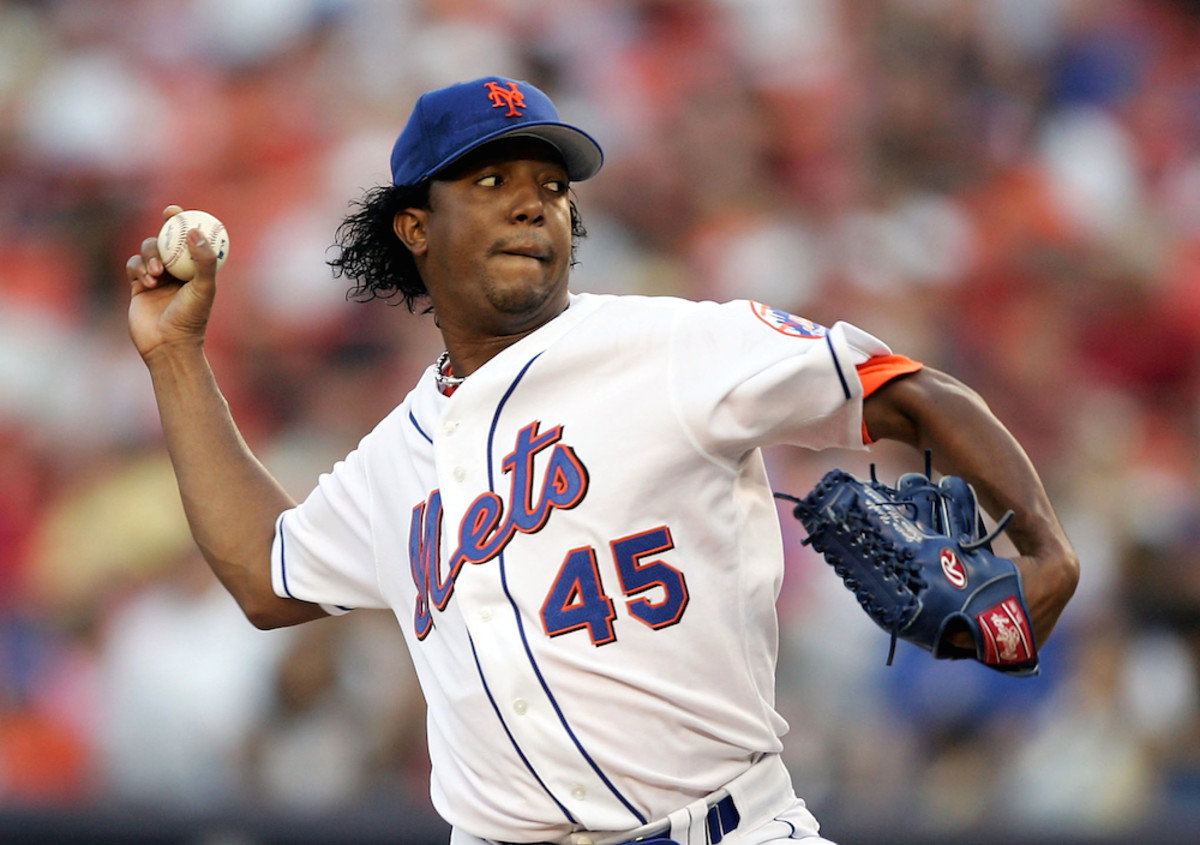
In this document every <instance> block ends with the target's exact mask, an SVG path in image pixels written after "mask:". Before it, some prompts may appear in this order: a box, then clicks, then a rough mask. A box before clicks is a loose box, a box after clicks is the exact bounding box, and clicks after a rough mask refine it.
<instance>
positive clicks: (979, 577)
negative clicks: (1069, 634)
mask: <svg viewBox="0 0 1200 845" xmlns="http://www.w3.org/2000/svg"><path fill="white" fill-rule="evenodd" d="M931 475H932V471H931V468H930V467H928V466H927V467H926V471H925V473H924V474H921V473H908V474H906V475H903V476H901V477H900V479H899V480H898V481H897V483H896V486H895V487H889V486H888V485H886V484H883V483H882V482H880V481H879V480H878V479H876V478H875V467H874V465H872V467H871V479H870V481H861V480H860V479H858V478H855V477H854V476H853V475H850V474H849V473H847V472H843V471H842V470H840V469H835V470H831V471H830V472H829V473H828V474H826V476H825V477H824V478H823V479H821V481H820V483H818V484H817V486H816V487H814V488H813V490H812V492H810V493H809V494H808V495H807V496H805V497H804V498H803V499H798V498H796V497H794V496H789V495H787V494H784V493H776V494H775V495H776V497H777V498H780V499H785V500H787V501H790V502H792V503H793V504H794V506H795V507H794V508H793V510H792V513H793V515H794V516H795V517H796V518H797V519H799V520H800V522H802V523H803V524H804V528H805V530H807V531H808V538H807V539H806V540H805V541H804V543H805V544H806V545H808V544H811V545H812V547H813V548H814V549H816V550H817V551H818V552H820V553H821V554H822V555H824V556H825V560H826V562H828V563H829V564H830V565H831V566H832V567H833V569H834V571H835V572H836V573H837V574H838V576H840V577H841V579H842V581H843V582H844V583H845V585H846V587H847V588H848V589H850V590H851V591H853V593H854V595H855V596H856V597H857V598H858V602H859V604H861V605H862V607H863V609H864V610H866V612H867V615H868V616H870V617H871V619H873V620H874V621H875V623H876V624H878V625H879V626H880V627H881V628H883V630H885V631H887V632H888V633H889V634H891V635H892V643H891V651H890V652H889V653H888V661H887V662H888V665H889V666H890V665H891V663H892V658H893V657H894V656H895V650H896V640H897V639H902V640H906V641H908V642H911V643H914V644H916V645H918V646H920V647H921V648H923V649H925V650H926V651H929V652H931V653H932V654H933V656H934V657H936V658H939V659H952V660H955V659H961V658H974V659H975V660H978V661H979V662H980V663H982V664H984V665H985V666H989V667H991V668H993V669H995V670H997V671H999V672H1004V673H1006V674H1011V675H1019V676H1027V675H1036V674H1037V673H1038V672H1039V663H1038V655H1037V646H1036V644H1035V643H1034V639H1033V626H1032V625H1031V624H1030V621H1029V608H1028V607H1027V606H1026V604H1025V593H1024V589H1023V588H1022V586H1021V573H1020V570H1018V569H1017V565H1016V564H1015V563H1013V562H1012V561H1011V560H1009V559H1008V558H1004V557H1000V556H998V555H996V554H994V553H993V552H992V546H991V543H992V540H994V539H995V538H996V536H997V535H998V534H999V533H1000V532H1001V531H1002V530H1004V526H1005V525H1007V524H1008V520H1009V519H1010V518H1011V517H1012V513H1008V514H1005V516H1004V518H1003V519H1001V520H1000V522H999V524H998V525H997V526H996V528H995V529H993V531H992V532H991V533H987V532H986V530H985V526H984V524H983V520H982V519H981V517H980V513H979V505H978V502H977V501H976V498H975V491H974V490H973V489H972V488H971V485H970V484H968V483H967V482H966V481H964V480H963V479H961V478H958V477H957V476H946V477H944V478H942V479H941V481H939V482H934V481H933V480H932V479H931V477H930V476H931ZM958 631H965V632H967V633H968V634H969V635H970V636H971V639H972V640H973V642H974V644H975V647H974V649H969V648H964V647H961V646H956V645H954V644H953V643H952V642H951V641H950V638H951V636H952V635H953V634H954V633H955V632H958Z"/></svg>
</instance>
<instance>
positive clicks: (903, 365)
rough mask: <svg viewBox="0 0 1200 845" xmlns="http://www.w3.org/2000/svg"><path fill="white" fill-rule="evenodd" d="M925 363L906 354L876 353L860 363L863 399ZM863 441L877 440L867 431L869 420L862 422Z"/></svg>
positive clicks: (870, 442) (869, 442) (859, 376)
mask: <svg viewBox="0 0 1200 845" xmlns="http://www.w3.org/2000/svg"><path fill="white" fill-rule="evenodd" d="M923 366H924V364H922V363H921V362H920V361H914V360H913V359H911V358H908V357H906V356H904V355H876V356H875V357H874V358H868V359H867V360H866V361H864V362H863V363H861V364H859V365H858V368H857V369H858V378H859V381H861V382H862V387H863V399H866V398H867V397H868V396H870V395H871V394H872V393H874V392H875V391H876V390H878V389H879V388H881V387H883V386H884V385H885V384H887V383H888V382H889V381H891V380H892V379H894V378H896V377H897V376H903V375H908V374H909V373H915V372H916V371H917V370H919V369H921V367H923ZM862 437H863V443H865V444H867V445H870V444H872V443H874V442H875V441H874V440H872V439H871V435H870V434H869V433H868V432H867V421H866V420H865V419H864V420H863V424H862Z"/></svg>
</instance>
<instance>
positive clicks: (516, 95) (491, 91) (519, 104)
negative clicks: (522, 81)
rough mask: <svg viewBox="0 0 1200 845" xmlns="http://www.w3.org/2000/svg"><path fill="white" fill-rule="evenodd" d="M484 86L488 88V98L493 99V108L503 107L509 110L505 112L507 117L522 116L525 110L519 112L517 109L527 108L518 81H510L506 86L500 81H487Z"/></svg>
mask: <svg viewBox="0 0 1200 845" xmlns="http://www.w3.org/2000/svg"><path fill="white" fill-rule="evenodd" d="M483 87H484V88H487V90H488V95H487V96H488V99H489V100H491V101H492V108H494V109H503V108H507V109H508V111H507V112H505V113H504V116H505V117H521V115H522V114H524V112H519V111H517V109H523V108H526V106H525V95H524V94H522V93H521V89H520V88H518V87H517V83H515V82H510V83H508V87H507V88H505V87H504V86H503V85H501V84H500V83H499V82H486V83H484V86H483Z"/></svg>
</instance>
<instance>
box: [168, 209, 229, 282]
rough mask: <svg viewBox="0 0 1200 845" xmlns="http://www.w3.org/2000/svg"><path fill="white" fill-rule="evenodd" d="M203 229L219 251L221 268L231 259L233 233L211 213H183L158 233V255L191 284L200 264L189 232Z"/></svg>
mask: <svg viewBox="0 0 1200 845" xmlns="http://www.w3.org/2000/svg"><path fill="white" fill-rule="evenodd" d="M192 229H199V230H200V231H201V232H203V233H204V237H206V238H208V242H209V243H211V244H212V245H213V249H215V250H216V251H217V269H220V268H221V266H222V265H223V264H224V263H225V259H226V258H228V257H229V233H228V232H227V231H225V224H224V223H222V222H221V221H220V220H218V219H217V218H215V217H213V216H212V215H211V214H209V213H208V212H207V211H181V212H179V213H178V214H176V215H174V216H172V217H170V218H168V219H167V222H166V223H164V224H163V227H162V229H161V230H160V231H159V233H158V254H159V257H160V258H162V263H163V266H164V267H165V268H167V272H168V273H170V274H171V275H172V276H174V277H175V278H176V279H179V281H181V282H188V281H191V279H192V277H193V276H195V275H196V265H195V264H194V263H193V262H192V254H191V253H190V252H188V247H187V233H188V232H189V231H191V230H192Z"/></svg>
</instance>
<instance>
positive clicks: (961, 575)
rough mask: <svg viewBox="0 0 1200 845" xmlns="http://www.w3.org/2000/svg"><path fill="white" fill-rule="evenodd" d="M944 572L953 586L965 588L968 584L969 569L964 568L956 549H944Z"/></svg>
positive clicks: (942, 556) (942, 557)
mask: <svg viewBox="0 0 1200 845" xmlns="http://www.w3.org/2000/svg"><path fill="white" fill-rule="evenodd" d="M941 561H942V573H943V574H944V575H945V576H946V580H947V581H949V582H950V584H951V586H953V587H957V588H958V589H960V590H961V589H963V588H964V587H966V586H967V571H966V570H965V569H963V565H962V561H961V560H959V559H958V555H956V554H955V553H954V549H949V548H947V549H942V554H941Z"/></svg>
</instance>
